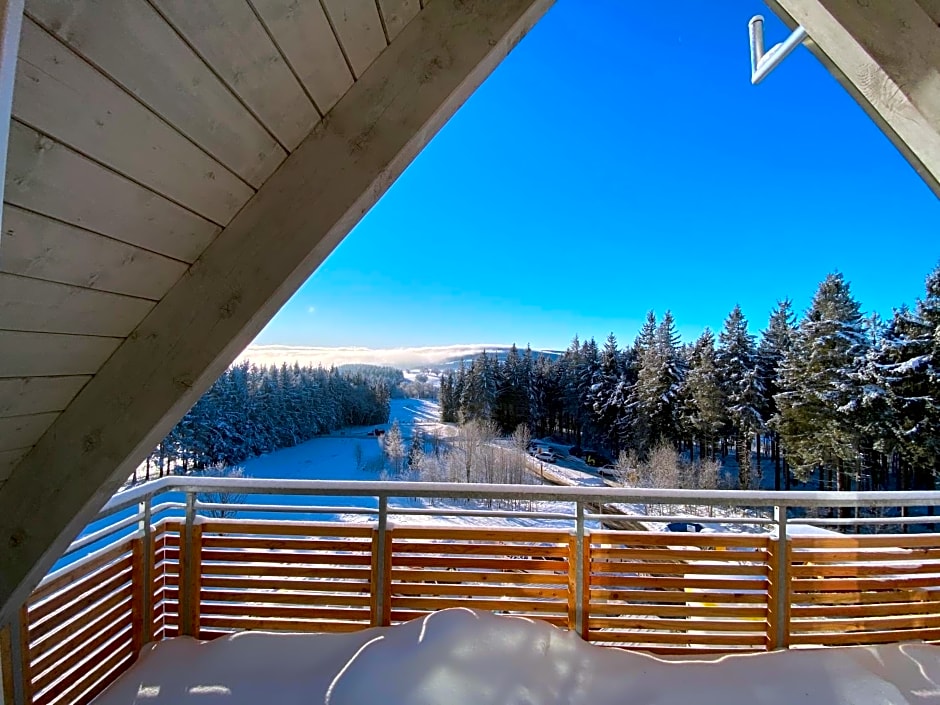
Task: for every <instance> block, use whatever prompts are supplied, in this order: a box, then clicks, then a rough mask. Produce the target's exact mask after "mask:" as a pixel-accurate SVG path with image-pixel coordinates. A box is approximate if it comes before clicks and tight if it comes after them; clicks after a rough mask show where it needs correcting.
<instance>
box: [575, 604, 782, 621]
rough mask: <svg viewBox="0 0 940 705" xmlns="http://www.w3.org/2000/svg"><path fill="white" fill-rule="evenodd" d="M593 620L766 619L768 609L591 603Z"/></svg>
mask: <svg viewBox="0 0 940 705" xmlns="http://www.w3.org/2000/svg"><path fill="white" fill-rule="evenodd" d="M590 612H591V619H594V616H595V615H610V616H616V615H622V616H628V615H629V616H644V617H705V618H740V619H764V618H766V617H767V608H766V607H728V606H726V605H703V604H699V605H695V604H693V605H638V604H633V603H622V602H621V603H616V602H595V601H592V602H591V610H590Z"/></svg>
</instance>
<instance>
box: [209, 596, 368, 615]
mask: <svg viewBox="0 0 940 705" xmlns="http://www.w3.org/2000/svg"><path fill="white" fill-rule="evenodd" d="M369 599H370V598H369V596H368V595H350V594H349V593H347V592H335V593H329V594H323V593H297V592H260V591H248V590H238V591H234V592H232V591H226V590H204V591H203V593H202V613H203V614H219V612H218V610H217V609H216V607H217V606H218V605H217V604H215V603H239V604H241V605H242V606H243V607H244V609H247V610H248V613H253V611H254V608H255V606H256V605H302V606H303V605H328V606H332V607H368V606H369ZM247 603H251V604H247Z"/></svg>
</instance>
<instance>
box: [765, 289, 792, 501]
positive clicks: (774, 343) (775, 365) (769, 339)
mask: <svg viewBox="0 0 940 705" xmlns="http://www.w3.org/2000/svg"><path fill="white" fill-rule="evenodd" d="M795 335H796V316H795V315H794V313H793V305H792V303H791V302H790V300H789V299H783V300H782V301H778V302H777V306H776V308H775V309H774V310H773V311H772V312H771V314H770V320H769V321H768V323H767V330H765V331H764V333H763V335H762V336H761V340H760V344H759V345H758V347H757V376H758V379H759V380H760V385H761V392H762V398H761V415H762V416H763V418H764V419H765V420H766V421H767V423H768V426H769V428H770V429H771V432H770V455H771V458H772V459H773V461H774V488H775V489H778V490H779V489H781V484H782V483H781V479H782V478H783V477H785V479H786V481H787V482H786V486H787V488H788V489H789V485H790V483H789V472H787V474H786V476H784V474H783V467H782V459H781V452H780V436H779V434H778V433H777V430H776V429H777V426H778V425H779V421H780V414H779V409H778V408H777V402H776V400H775V397H776V395H777V394H779V393H780V391H781V389H780V387H779V385H778V384H777V378H778V377H779V375H780V366H781V365H782V364H783V360H784V358H785V357H786V356H787V354H788V353H789V352H790V349H791V348H792V347H793V338H794V336H795Z"/></svg>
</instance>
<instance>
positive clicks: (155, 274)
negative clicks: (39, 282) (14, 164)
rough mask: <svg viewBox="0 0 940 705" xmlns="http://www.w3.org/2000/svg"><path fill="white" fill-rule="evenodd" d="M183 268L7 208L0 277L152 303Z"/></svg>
mask: <svg viewBox="0 0 940 705" xmlns="http://www.w3.org/2000/svg"><path fill="white" fill-rule="evenodd" d="M187 269H188V266H187V265H186V263H185V262H180V261H179V260H175V259H171V258H169V257H164V256H163V255H158V254H156V253H155V252H150V251H148V250H143V249H141V248H139V247H135V246H133V245H128V244H127V243H124V242H121V241H120V240H113V239H111V238H108V237H104V236H102V235H99V234H97V233H93V232H91V231H90V230H83V229H82V228H78V227H75V226H74V225H68V224H67V223H62V222H59V221H58V220H53V219H51V218H47V217H45V216H42V215H39V214H37V213H31V212H29V211H25V210H22V209H21V208H17V207H16V206H11V205H7V206H5V207H4V209H3V242H2V244H0V272H6V273H8V274H20V275H22V276H27V277H32V278H34V279H46V280H48V281H52V282H59V283H60V284H73V285H75V286H80V287H84V288H86V289H96V290H99V291H108V292H111V293H114V294H125V295H127V296H136V297H138V298H144V299H150V300H152V301H157V300H159V299H160V298H162V297H163V295H164V294H165V293H166V292H167V291H168V290H169V289H170V287H171V286H173V284H175V283H176V282H177V281H178V280H179V278H180V277H181V276H183V274H184V273H185V272H186V270H187Z"/></svg>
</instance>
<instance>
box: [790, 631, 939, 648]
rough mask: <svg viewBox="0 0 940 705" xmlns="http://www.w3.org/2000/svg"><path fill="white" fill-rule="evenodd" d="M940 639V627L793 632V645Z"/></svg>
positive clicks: (837, 644)
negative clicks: (843, 631) (813, 632)
mask: <svg viewBox="0 0 940 705" xmlns="http://www.w3.org/2000/svg"><path fill="white" fill-rule="evenodd" d="M918 640H919V641H940V629H899V630H895V631H886V632H874V631H869V632H855V633H847V634H791V635H790V643H791V644H793V645H795V646H796V645H812V644H820V645H826V646H844V645H849V644H888V643H891V642H896V641H918Z"/></svg>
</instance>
